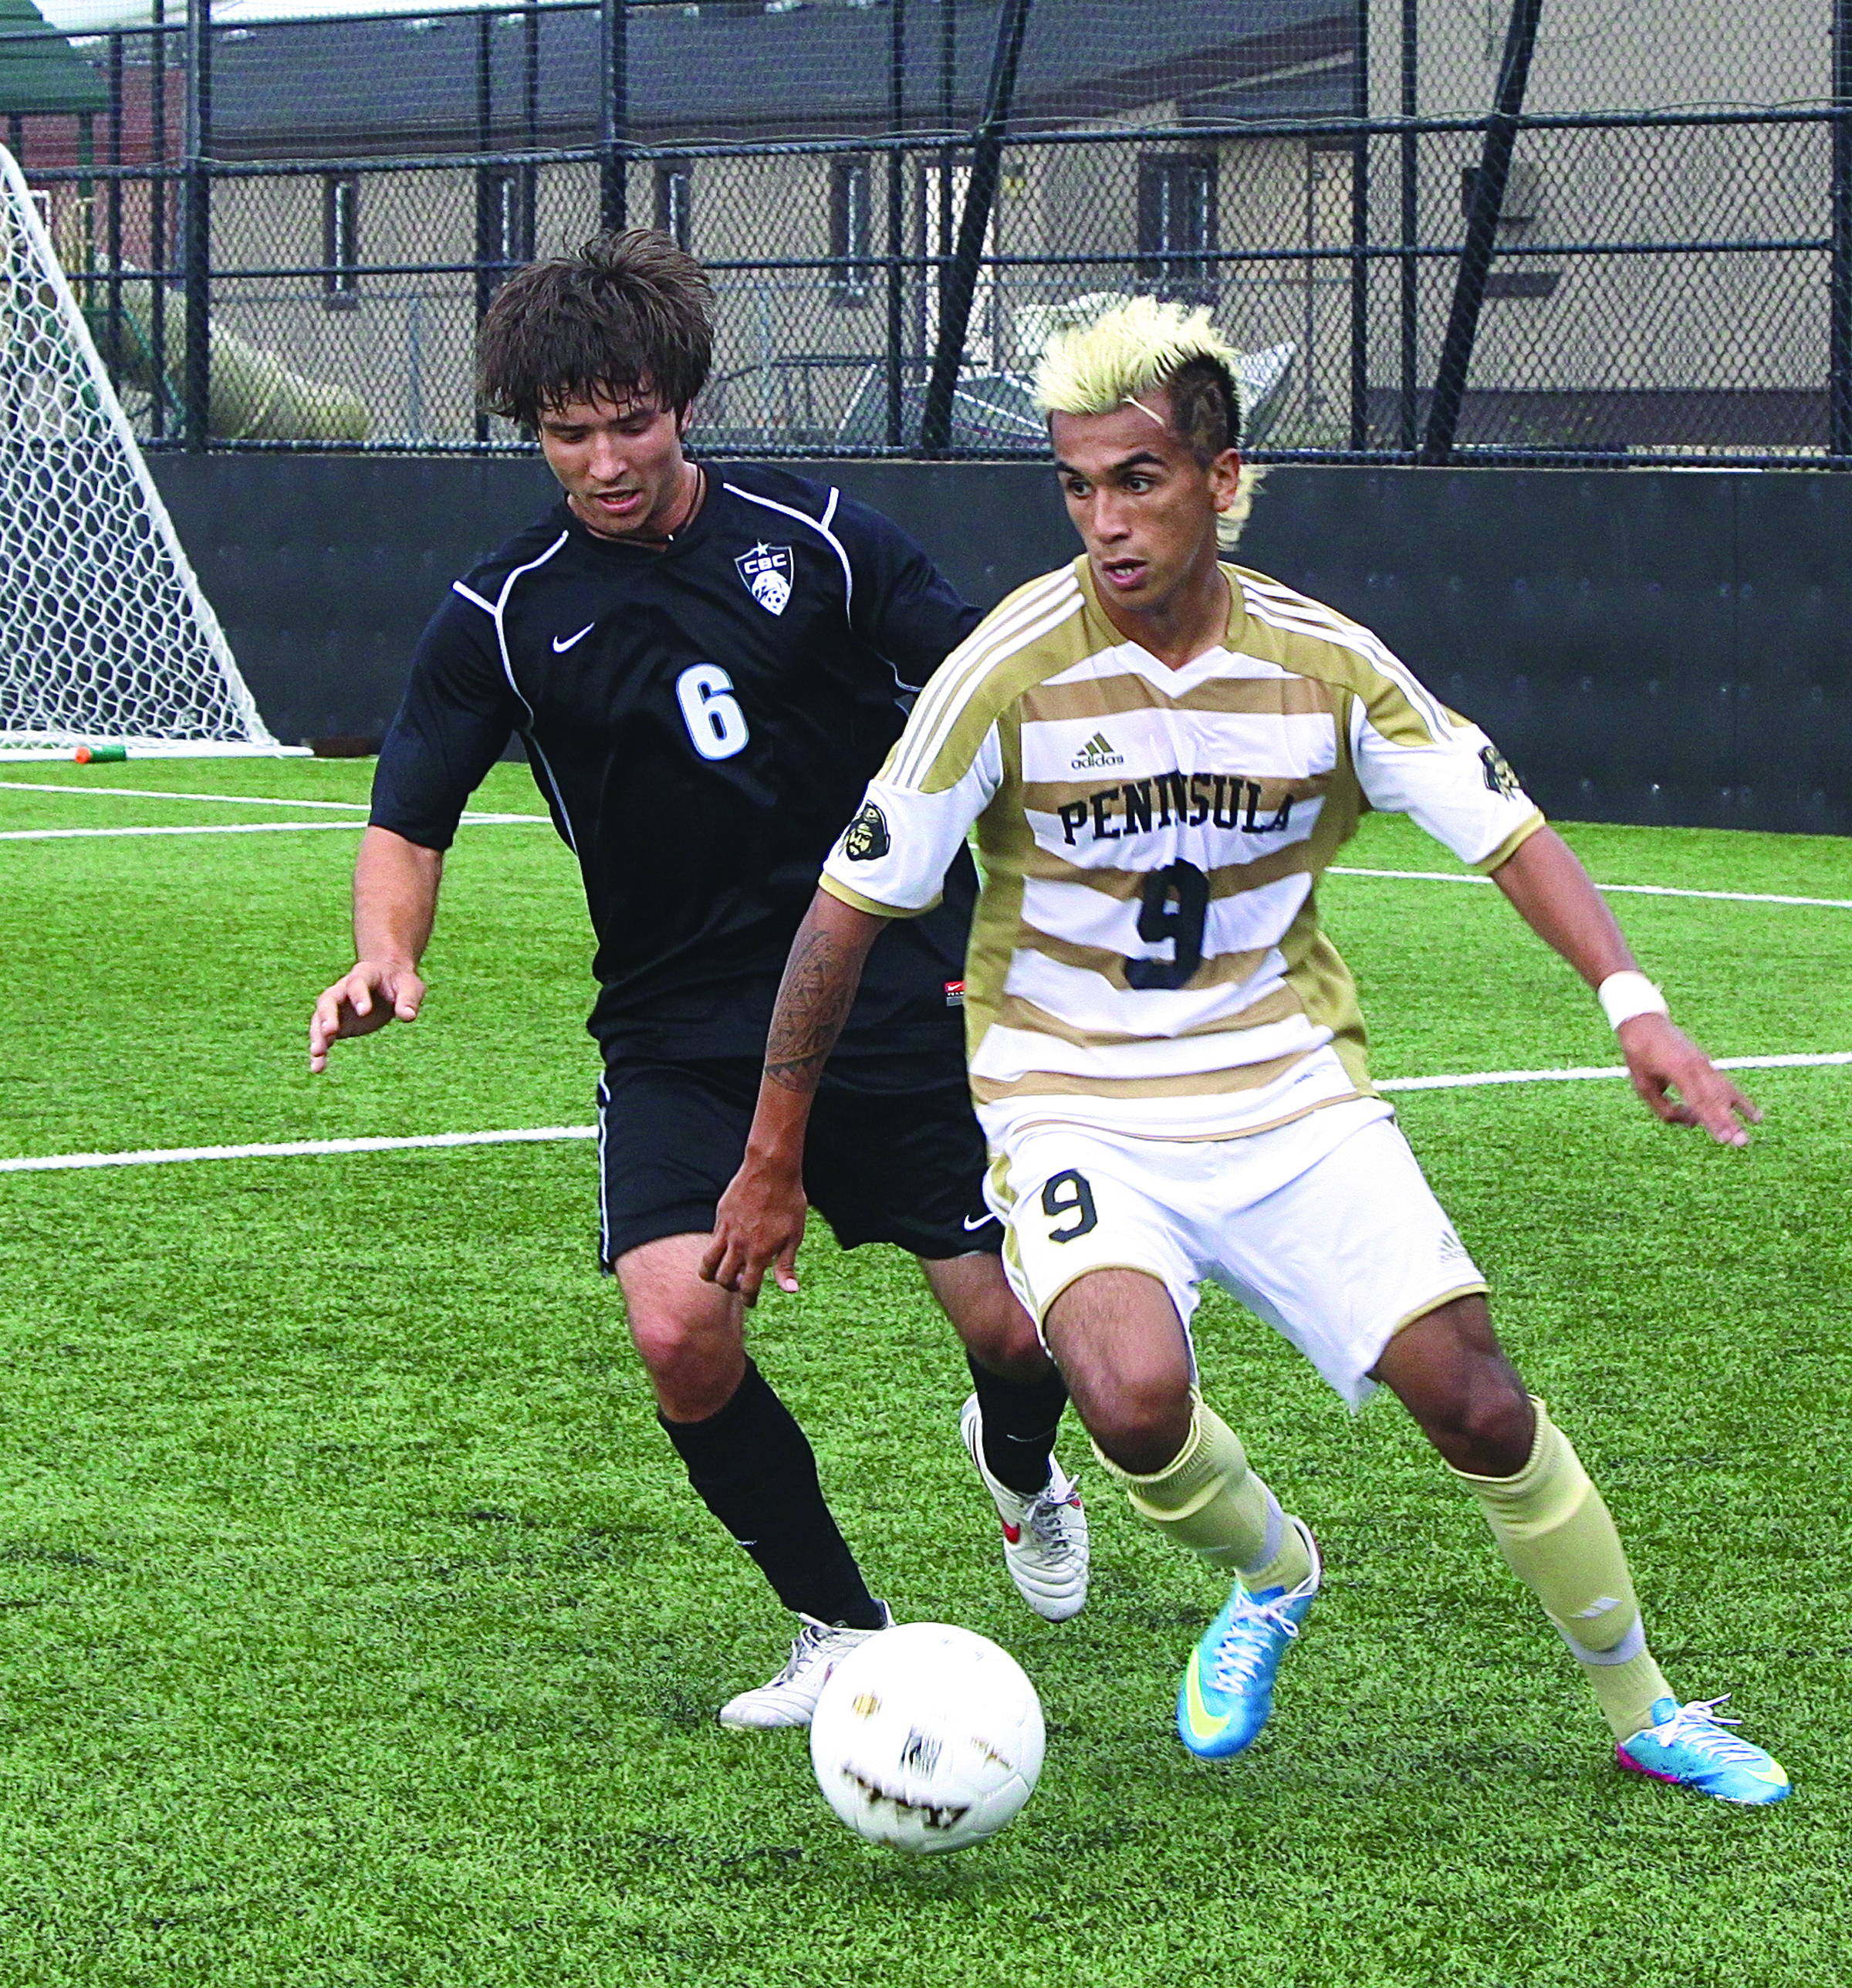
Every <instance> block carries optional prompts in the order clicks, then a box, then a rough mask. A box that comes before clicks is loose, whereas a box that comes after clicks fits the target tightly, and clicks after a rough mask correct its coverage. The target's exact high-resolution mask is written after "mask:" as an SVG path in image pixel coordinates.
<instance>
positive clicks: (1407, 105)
mask: <svg viewBox="0 0 1852 1988" xmlns="http://www.w3.org/2000/svg"><path fill="white" fill-rule="evenodd" d="M1420 106H1421V0H1402V96H1401V112H1402V115H1403V116H1404V117H1406V118H1408V119H1410V120H1413V119H1414V118H1416V117H1419V116H1420V115H1421V109H1420ZM1401 154H1402V157H1401V166H1402V259H1401V263H1402V266H1401V279H1402V281H1401V292H1402V294H1401V422H1400V424H1399V425H1400V432H1399V434H1398V437H1397V439H1398V440H1399V441H1400V442H1401V446H1402V448H1404V450H1405V451H1407V452H1408V454H1409V455H1413V454H1414V447H1415V443H1416V441H1417V440H1418V438H1419V434H1420V421H1421V403H1420V397H1419V394H1418V390H1417V388H1416V386H1415V384H1414V383H1415V377H1416V370H1417V368H1418V367H1419V366H1420V364H1421V349H1420V345H1419V343H1418V336H1419V331H1420V326H1421V258H1420V257H1419V256H1418V255H1416V254H1415V252H1414V250H1415V247H1416V245H1417V244H1418V242H1420V240H1421V178H1420V167H1421V140H1420V139H1419V138H1418V137H1416V135H1415V134H1414V132H1412V131H1404V133H1403V134H1402V135H1401Z"/></svg>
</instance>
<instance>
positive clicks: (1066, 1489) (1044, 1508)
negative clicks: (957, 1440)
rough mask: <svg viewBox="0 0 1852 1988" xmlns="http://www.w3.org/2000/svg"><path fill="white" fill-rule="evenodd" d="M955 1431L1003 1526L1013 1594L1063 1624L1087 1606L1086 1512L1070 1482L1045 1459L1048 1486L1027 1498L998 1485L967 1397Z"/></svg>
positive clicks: (973, 1399)
mask: <svg viewBox="0 0 1852 1988" xmlns="http://www.w3.org/2000/svg"><path fill="white" fill-rule="evenodd" d="M958 1433H959V1435H961V1436H962V1437H963V1438H964V1439H965V1448H966V1449H968V1451H969V1452H971V1460H972V1462H973V1463H974V1464H975V1465H976V1466H977V1469H978V1476H980V1477H981V1478H982V1479H983V1480H984V1488H985V1490H987V1491H988V1492H989V1493H990V1495H991V1497H992V1499H993V1500H994V1501H995V1504H996V1507H997V1516H998V1518H999V1520H1001V1521H1002V1526H1003V1564H1004V1565H1005V1567H1008V1568H1009V1577H1010V1579H1011V1580H1012V1581H1014V1582H1015V1583H1016V1591H1017V1593H1018V1594H1020V1595H1021V1596H1022V1599H1023V1600H1024V1601H1026V1602H1027V1603H1028V1604H1029V1607H1030V1608H1032V1609H1034V1611H1036V1614H1038V1615H1039V1616H1041V1617H1042V1618H1043V1619H1044V1620H1045V1621H1049V1622H1065V1621H1066V1620H1067V1619H1068V1618H1069V1617H1070V1615H1078V1614H1080V1611H1081V1610H1082V1609H1083V1608H1085V1607H1086V1605H1087V1554H1088V1547H1087V1512H1086V1509H1085V1507H1084V1506H1083V1505H1082V1504H1081V1503H1080V1492H1079V1491H1078V1490H1077V1489H1076V1488H1075V1486H1074V1481H1073V1479H1072V1478H1071V1477H1070V1476H1068V1475H1067V1474H1066V1472H1064V1471H1063V1469H1062V1468H1061V1466H1060V1465H1059V1464H1058V1463H1056V1462H1055V1461H1054V1459H1053V1458H1052V1457H1051V1458H1050V1459H1049V1479H1048V1482H1047V1483H1046V1484H1045V1485H1043V1487H1042V1489H1040V1490H1039V1491H1038V1492H1036V1493H1035V1494H1034V1495H1033V1496H1029V1497H1025V1496H1023V1495H1022V1493H1020V1492H1018V1491H1012V1490H1011V1489H1010V1488H1009V1486H1008V1485H1007V1484H999V1483H998V1482H997V1480H996V1479H995V1478H994V1477H993V1476H992V1475H991V1474H990V1466H989V1465H988V1464H987V1463H985V1461H984V1418H983V1416H982V1414H981V1413H980V1412H979V1411H978V1398H977V1396H976V1395H971V1396H969V1397H968V1398H967V1400H966V1401H965V1412H964V1413H963V1414H962V1415H960V1416H959V1418H958Z"/></svg>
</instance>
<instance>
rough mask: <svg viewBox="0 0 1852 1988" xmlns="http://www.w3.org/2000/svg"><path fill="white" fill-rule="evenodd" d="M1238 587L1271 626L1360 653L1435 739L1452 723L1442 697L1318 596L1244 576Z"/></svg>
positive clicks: (1250, 607)
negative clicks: (1409, 705) (1326, 605)
mask: <svg viewBox="0 0 1852 1988" xmlns="http://www.w3.org/2000/svg"><path fill="white" fill-rule="evenodd" d="M1242 593H1243V595H1244V596H1245V599H1246V603H1247V608H1248V611H1249V614H1252V616H1253V617H1255V619H1256V620H1258V621H1264V622H1265V623H1266V624H1267V626H1268V627H1270V628H1279V629H1282V630H1283V631H1285V632H1286V633H1287V634H1293V635H1313V636H1316V637H1317V638H1318V639H1319V640H1320V641H1325V642H1335V643H1336V644H1337V646H1338V647H1340V648H1343V649H1348V650H1349V651H1350V652H1351V654H1353V655H1357V656H1361V657H1362V658H1364V661H1366V662H1367V663H1368V664H1370V665H1371V666H1372V667H1373V668H1374V669H1376V670H1377V671H1378V672H1379V673H1380V674H1382V675H1384V676H1385V677H1387V678H1388V679H1389V681H1391V683H1393V684H1394V685H1395V687H1396V688H1397V690H1399V691H1401V693H1402V695H1404V697H1405V698H1408V702H1409V703H1410V704H1411V705H1412V706H1413V707H1414V714H1415V715H1416V716H1417V717H1418V718H1419V719H1420V720H1421V722H1422V723H1423V724H1424V725H1426V726H1427V728H1428V731H1429V732H1431V733H1432V734H1433V735H1434V736H1435V738H1436V739H1440V738H1441V737H1443V736H1444V735H1445V733H1446V732H1448V731H1449V730H1450V729H1452V727H1451V725H1450V722H1449V720H1448V715H1447V711H1446V708H1445V706H1444V705H1442V704H1441V701H1440V699H1439V698H1437V697H1436V696H1435V695H1434V693H1433V691H1431V690H1430V689H1428V686H1427V685H1425V684H1424V683H1423V682H1422V681H1421V678H1419V677H1418V676H1417V675H1416V674H1414V671H1412V670H1411V669H1410V668H1409V667H1408V664H1406V663H1404V661H1402V660H1401V658H1400V657H1399V656H1397V654H1395V653H1394V651H1392V650H1391V649H1388V648H1386V647H1384V645H1383V644H1382V643H1381V641H1379V640H1378V639H1377V637H1375V636H1374V635H1373V634H1371V633H1370V631H1369V630H1368V629H1367V628H1364V627H1359V626H1358V624H1357V623H1356V622H1354V621H1346V620H1342V619H1340V617H1338V616H1337V615H1336V614H1333V613H1332V611H1331V610H1330V609H1329V608H1327V607H1323V605H1321V603H1319V602H1318V601H1316V600H1311V599H1309V598H1308V597H1306V595H1304V594H1303V593H1293V591H1292V590H1291V589H1290V588H1289V587H1278V586H1272V585H1269V586H1267V587H1261V586H1259V585H1257V584H1256V583H1255V582H1253V581H1252V580H1243V581H1242Z"/></svg>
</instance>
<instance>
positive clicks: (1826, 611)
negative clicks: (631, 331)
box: [154, 455, 1852, 834]
mask: <svg viewBox="0 0 1852 1988" xmlns="http://www.w3.org/2000/svg"><path fill="white" fill-rule="evenodd" d="M154 467H155V474H156V476H157V479H158V481H159V482H160V484H161V488H162V490H163V492H164V494H165V495H166V497H167V502H168V503H169V505H170V506H171V508H172V510H173V512H174V519H175V522H176V523H177V526H178V527H179V529H180V532H181V538H182V539H183V541H184V543H185V544H186V546H187V547H188V551H189V553H191V556H192V558H193V560H194V563H195V565H196V566H198V570H199V573H200V576H201V579H202V580H203V581H204V584H205V587H206V589H207V591H208V594H209V595H210V597H211V599H212V600H213V602H214V604H215V606H216V607H217V608H218V612H219V614H220V615H221V617H222V618H223V620H225V624H226V627H227V630H228V634H229V635H230V637H231V641H232V647H233V649H234V651H235V653H236V654H237V655H238V659H239V661H240V663H241V664H242V667H243V668H244V670H245V674H246V675H247V677H248V679H249V681H250V683H251V686H252V690H253V691H254V692H255V695H256V697H257V700H258V702H259V706H260V708H262V710H263V712H264V713H265V717H266V718H268V720H269V722H270V724H271V725H272V728H273V729H275V732H277V734H278V735H279V737H282V738H283V739H289V740H292V741H293V740H296V739H302V738H307V737H313V736H316V735H320V734H324V733H354V732H360V733H366V732H373V733H377V732H380V731H382V730H383V729H384V727H385V725H386V723H387V721H388V720H389V718H390V716H391V714H392V711H393V708H394V705H396V703H397V698H398V693H399V688H400V684H401V682H402V681H403V678H404V668H405V663H406V660H407V657H408V655H409V654H410V651H411V644H412V643H413V642H414V641H415V640H416V639H417V632H418V631H419V629H420V628H421V627H422V626H423V624H424V620H425V619H426V617H428V615H429V614H431V611H432V610H433V609H434V607H436V605H437V604H438V602H439V600H441V599H442V597H443V594H444V589H445V588H446V587H448V585H449V583H450V581H451V579H452V578H453V577H455V576H456V575H457V574H458V573H461V571H462V570H464V569H465V568H466V567H467V566H469V565H470V564H471V563H472V561H473V560H475V559H476V558H477V557H478V556H480V555H481V554H482V553H484V552H485V551H486V550H488V549H489V548H490V547H492V546H493V545H494V544H495V543H496V542H497V541H498V539H501V538H502V537H504V536H506V535H507V534H508V533H509V532H511V531H512V530H513V529H515V528H516V527H517V526H519V525H521V524H522V523H524V522H526V520H527V519H529V517H531V516H533V515H534V514H535V513H536V512H538V511H539V510H540V509H542V508H543V507H544V506H545V505H546V504H547V503H548V502H550V501H551V497H552V492H553V483H552V481H551V479H550V478H549V476H548V475H547V474H546V470H545V468H543V467H542V465H539V463H537V462H523V461H512V460H490V461H475V460H470V459H468V458H388V457H299V458H292V457H284V456H270V455H264V456H255V455H253V456H203V457H187V456H163V457H161V458H157V460H156V462H155V465H154ZM793 467H795V468H797V469H799V472H800V473H803V474H805V475H812V476H815V477H816V478H820V480H823V481H825V482H835V483H840V485H842V486H843V489H845V490H847V492H850V493H851V494H853V495H856V496H858V497H860V498H863V499H865V500H866V501H867V502H870V503H873V504H875V505H878V506H879V507H880V508H881V509H884V510H885V511H886V512H887V513H888V514H889V515H890V516H891V517H893V518H894V519H897V521H898V522H900V523H901V524H902V525H903V526H905V527H906V528H907V529H908V530H909V531H911V532H913V533H914V536H916V537H918V539H920V540H921V542H922V543H924V545H925V546H926V547H927V549H928V550H929V551H930V552H931V553H932V554H933V555H934V557H935V558H937V559H938V560H939V562H940V563H941V565H942V566H944V567H945V570H946V571H947V573H948V574H949V575H950V576H951V578H952V579H953V580H955V582H956V583H958V585H959V586H960V587H962V588H963V589H964V590H965V593H967V594H968V595H969V596H970V597H971V598H972V599H973V600H976V601H978V602H979V603H982V604H983V605H985V606H989V604H990V603H992V601H994V600H996V599H997V598H999V597H1000V596H1001V595H1002V594H1003V593H1006V592H1007V591H1008V590H1009V588H1011V587H1014V586H1016V585H1018V584H1019V583H1020V582H1022V580H1026V579H1028V578H1029V577H1030V576H1032V575H1033V574H1035V573H1039V572H1043V571H1045V570H1046V569H1047V568H1048V567H1049V566H1053V565H1054V564H1056V563H1058V562H1059V561H1060V560H1063V559H1066V558H1067V557H1069V556H1071V553H1072V552H1073V549H1075V542H1074V541H1073V538H1072V536H1071V534H1070V531H1069V528H1068V526H1067V523H1066V519H1065V517H1064V516H1063V512H1062V509H1061V505H1060V502H1059V495H1058V493H1057V492H1056V489H1055V486H1054V480H1053V476H1052V475H1051V474H1050V472H1049V470H1048V469H1047V468H1045V467H1043V466H1040V465H1035V464H914V463H895V462H878V463H872V462H871V463H839V464H822V463H817V464H809V465H803V464H799V465H793ZM1848 543H1852V478H1842V477H1835V476H1827V475H1808V474H1800V473H1793V474H1783V473H1756V472H1741V473H1739V472H1724V473H1709V472H1677V471H1656V470H1654V471H1649V470H1610V471H1597V472H1575V471H1548V470H1537V471H1529V470H1470V469H1466V470H1433V469H1421V470H1407V469H1344V468H1325V467H1322V466H1321V467H1316V468H1315V467H1311V466H1306V467H1289V468H1280V469H1278V470H1276V471H1275V472H1274V473H1273V475H1272V476H1271V477H1270V478H1269V480H1268V482H1267V485H1266V489H1265V490H1264V492H1262V496H1261V499H1260V501H1259V503H1258V504H1257V505H1256V509H1255V514H1254V519H1253V522H1252V524H1251V526H1249V532H1248V536H1247V537H1246V539H1245V540H1244V542H1243V545H1242V551H1241V553H1240V554H1239V557H1240V558H1241V560H1242V562H1243V563H1245V564H1249V565H1252V566H1258V567H1259V568H1260V569H1261V570H1263V571H1265V572H1267V573H1272V575H1274V576H1276V578H1278V579H1279V580H1283V581H1285V582H1286V583H1288V584H1289V585H1290V586H1293V587H1300V588H1302V589H1303V590H1305V591H1306V593H1310V594H1313V595H1314V596H1316V597H1318V598H1319V599H1321V600H1326V601H1329V602H1330V603H1331V604H1332V605H1333V607H1338V608H1340V609H1341V610H1343V612H1344V613H1345V614H1349V615H1350V616H1352V617H1354V618H1355V619H1356V620H1360V621H1363V622H1364V623H1366V624H1368V625H1369V626H1370V627H1373V628H1374V629H1375V630H1376V631H1377V633H1378V634H1380V635H1381V637H1382V638H1383V639H1384V641H1386V642H1387V643H1388V644H1390V646H1391V647H1392V648H1394V649H1395V650H1396V651H1398V653H1400V654H1401V655H1402V656H1403V658H1404V659H1405V660H1406V661H1408V663H1409V664H1411V667H1412V668H1414V669H1415V670H1416V671H1417V672H1418V674H1421V676H1422V677H1424V678H1425V679H1426V680H1427V681H1428V683H1429V684H1430V685H1432V687H1433V688H1435V690H1436V691H1438V693H1439V694H1440V695H1441V696H1442V697H1444V698H1446V699H1447V701H1448V702H1449V703H1452V704H1453V705H1455V706H1456V707H1457V708H1459V709H1461V710H1462V711H1465V712H1468V713H1470V714H1471V715H1472V716H1473V717H1475V718H1478V719H1479V721H1480V722H1482V724H1483V725H1485V728H1486V729H1487V730H1488V731H1489V732H1491V733H1492V735H1493V737H1494V738H1495V739H1497V740H1498V741H1499V744H1500V745H1502V747H1503V749H1504V750H1505V752H1506V755H1507V756H1508V757H1509V759H1511V760H1512V762H1513V763H1514V765H1516V766H1517V768H1518V769H1519V772H1520V773H1522V775H1523V776H1524V778H1525V780H1526V783H1527V785H1528V786H1529V787H1530V789H1531V791H1532V792H1533V793H1535V794H1536V796H1537V798H1538V800H1539V801H1540V802H1542V803H1543V805H1544V806H1545V807H1546V808H1547V809H1548V810H1550V812H1551V813H1553V814H1556V815H1558V816H1562V817H1563V818H1566V819H1581V820H1603V821H1638V822H1658V823H1682V824H1686V825H1691V826H1715V827H1739V828H1767V829H1783V830H1810V831H1813V832H1820V833H1838V834H1843V833H1852V765H1849V764H1848V756H1847V742H1848V740H1849V739H1852V644H1849V643H1848V640H1847V634H1846V631H1847V629H1848V627H1852V573H1848V562H1847V558H1846V556H1845V548H1846V547H1847V545H1848Z"/></svg>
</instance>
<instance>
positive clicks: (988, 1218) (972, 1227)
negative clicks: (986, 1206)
mask: <svg viewBox="0 0 1852 1988" xmlns="http://www.w3.org/2000/svg"><path fill="white" fill-rule="evenodd" d="M995 1219H996V1217H995V1215H992V1214H991V1213H989V1211H988V1210H986V1212H985V1213H983V1214H982V1215H979V1216H978V1219H977V1220H976V1221H975V1222H973V1221H972V1219H971V1217H970V1216H969V1215H966V1216H965V1218H964V1222H965V1234H966V1235H967V1236H975V1234H976V1233H977V1232H978V1230H979V1229H985V1228H988V1227H989V1226H990V1224H991V1223H992V1222H994V1221H995Z"/></svg>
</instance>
